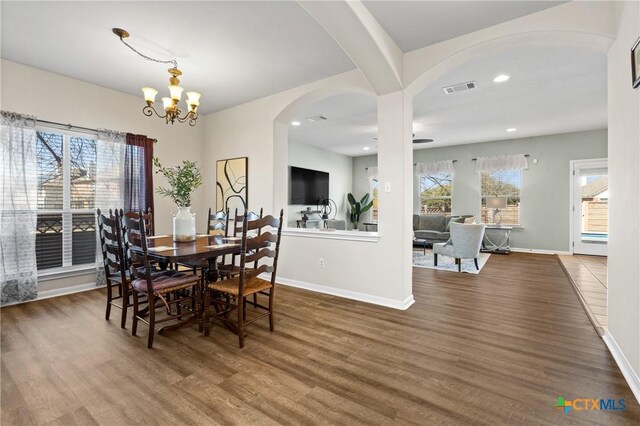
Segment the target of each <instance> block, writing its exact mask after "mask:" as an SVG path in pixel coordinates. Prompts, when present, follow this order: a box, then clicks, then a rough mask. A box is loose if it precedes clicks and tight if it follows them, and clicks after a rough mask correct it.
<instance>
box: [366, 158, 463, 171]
mask: <svg viewBox="0 0 640 426" xmlns="http://www.w3.org/2000/svg"><path fill="white" fill-rule="evenodd" d="M474 160H475V158H474ZM451 162H452V163H457V162H458V160H451ZM413 165H414V166H417V165H418V163H413ZM371 167H377V166H371ZM364 169H365V170H369V167H365V168H364Z"/></svg>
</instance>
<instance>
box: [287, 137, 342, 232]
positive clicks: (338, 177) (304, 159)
mask: <svg viewBox="0 0 640 426" xmlns="http://www.w3.org/2000/svg"><path fill="white" fill-rule="evenodd" d="M289 166H295V167H302V168H305V169H311V170H318V171H321V172H327V173H329V198H331V199H332V200H333V201H335V203H336V206H337V210H336V216H335V217H336V219H345V220H346V214H347V205H348V203H347V194H348V193H349V192H351V191H352V190H353V189H352V178H353V167H352V158H351V157H349V156H346V155H342V154H338V153H335V152H332V151H327V150H326V149H322V148H318V147H317V146H312V145H307V144H304V143H302V142H299V141H294V140H291V139H290V140H289ZM307 207H311V210H316V206H307V205H301V204H289V205H288V207H287V209H288V212H289V214H288V224H289V226H290V227H292V228H295V227H296V220H297V219H300V218H301V217H302V215H301V214H300V211H301V210H304V209H306V208H307ZM310 219H319V216H318V215H317V214H314V215H312V216H310Z"/></svg>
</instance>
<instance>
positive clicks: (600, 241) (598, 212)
mask: <svg viewBox="0 0 640 426" xmlns="http://www.w3.org/2000/svg"><path fill="white" fill-rule="evenodd" d="M572 181H573V182H572V189H573V190H572V191H571V192H572V198H573V199H572V221H571V222H572V228H573V229H572V249H573V250H572V251H573V253H576V254H591V255H599V256H606V255H607V243H608V240H609V176H608V169H607V160H606V159H598V160H578V161H572Z"/></svg>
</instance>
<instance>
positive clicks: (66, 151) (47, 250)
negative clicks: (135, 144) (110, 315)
mask: <svg viewBox="0 0 640 426" xmlns="http://www.w3.org/2000/svg"><path fill="white" fill-rule="evenodd" d="M36 151H37V170H38V221H37V231H36V259H37V263H38V270H48V269H53V268H65V267H71V266H78V265H93V264H95V255H96V232H95V212H94V209H95V192H96V164H97V149H96V140H95V138H93V137H92V136H91V135H84V134H74V133H71V132H66V131H65V132H63V131H60V130H53V129H40V130H39V131H38V132H37V137H36Z"/></svg>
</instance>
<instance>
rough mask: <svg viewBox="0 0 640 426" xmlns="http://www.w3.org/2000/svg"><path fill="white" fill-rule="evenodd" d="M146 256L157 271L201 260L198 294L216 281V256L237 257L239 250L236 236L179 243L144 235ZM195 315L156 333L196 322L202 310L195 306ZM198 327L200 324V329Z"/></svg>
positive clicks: (168, 236)
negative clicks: (157, 268) (189, 319)
mask: <svg viewBox="0 0 640 426" xmlns="http://www.w3.org/2000/svg"><path fill="white" fill-rule="evenodd" d="M146 239H147V250H148V252H147V255H148V256H149V258H150V259H152V260H155V261H156V262H157V263H158V266H160V268H161V269H166V268H167V266H168V265H171V264H177V263H186V262H189V263H199V262H201V261H205V263H206V264H207V267H206V268H203V270H202V274H203V278H204V279H203V280H201V289H200V290H201V294H204V293H203V292H204V291H205V290H206V283H208V282H213V281H216V280H217V279H218V261H217V259H218V257H220V256H225V255H229V254H239V253H240V250H241V241H242V239H241V238H240V237H225V236H222V235H207V234H202V235H196V239H195V241H189V242H180V241H173V237H172V236H171V235H155V236H147V237H146ZM197 309H198V311H199V312H198V315H196V316H194V317H193V319H192V320H191V321H184V322H182V323H178V324H175V325H171V326H165V327H162V328H161V329H160V330H158V333H159V334H165V333H166V332H167V331H171V330H173V329H176V328H182V327H184V326H187V325H189V324H192V323H194V322H195V321H196V320H198V321H199V318H200V313H201V312H202V309H203V307H202V306H198V307H197ZM201 327H202V324H200V328H201Z"/></svg>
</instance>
